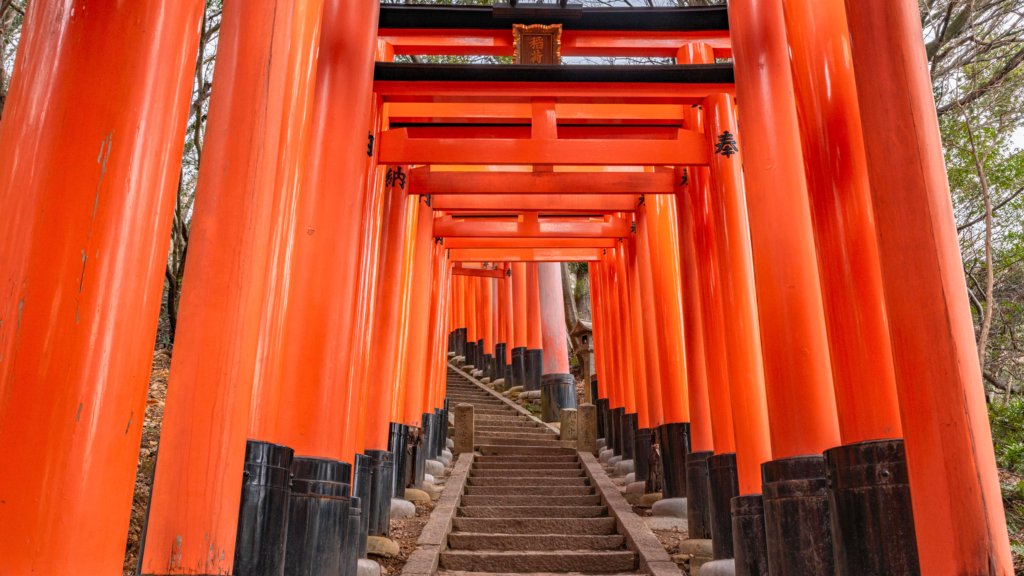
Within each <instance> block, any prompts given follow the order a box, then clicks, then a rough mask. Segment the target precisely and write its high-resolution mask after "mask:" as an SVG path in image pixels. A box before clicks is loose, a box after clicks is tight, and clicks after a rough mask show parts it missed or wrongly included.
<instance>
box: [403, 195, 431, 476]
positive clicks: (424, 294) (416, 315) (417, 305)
mask: <svg viewBox="0 0 1024 576" xmlns="http://www.w3.org/2000/svg"><path fill="white" fill-rule="evenodd" d="M417 200H418V202H419V205H418V209H417V221H416V244H415V246H414V249H413V268H412V277H413V279H414V282H415V283H417V284H418V285H423V283H424V282H426V283H430V282H433V276H434V275H433V269H434V261H433V258H432V254H433V244H434V239H433V226H434V211H433V210H432V209H431V208H430V206H428V205H427V204H426V197H424V196H419V197H417ZM432 296H433V295H432V293H431V291H430V290H422V289H419V290H413V291H412V292H411V294H410V295H409V327H408V330H409V334H408V344H407V346H406V354H405V363H404V366H403V368H404V374H405V403H404V407H403V417H402V423H403V424H405V425H406V426H410V427H412V428H418V430H419V435H418V440H417V442H416V443H415V444H414V446H415V455H414V465H413V467H412V468H413V471H414V473H413V475H412V476H413V478H412V482H411V484H412V485H414V486H421V485H422V484H423V481H424V474H425V472H426V469H425V467H426V460H427V459H428V452H429V446H430V439H431V438H432V437H433V436H432V432H431V430H432V428H433V427H434V425H435V421H436V418H435V417H434V414H433V411H428V407H427V404H428V402H429V396H428V392H429V388H430V385H431V382H432V379H433V374H431V373H430V372H429V371H428V366H429V362H428V360H429V353H430V338H431V334H432V332H431V329H430V323H429V322H430V315H431V309H430V306H431V298H432Z"/></svg>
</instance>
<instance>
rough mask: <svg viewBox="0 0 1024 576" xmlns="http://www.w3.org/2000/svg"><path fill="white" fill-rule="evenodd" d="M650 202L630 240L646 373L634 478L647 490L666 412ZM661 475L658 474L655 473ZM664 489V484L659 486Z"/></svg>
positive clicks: (637, 324) (637, 215)
mask: <svg viewBox="0 0 1024 576" xmlns="http://www.w3.org/2000/svg"><path fill="white" fill-rule="evenodd" d="M648 220H649V218H648V214H647V207H646V204H643V205H640V206H639V207H638V208H637V211H636V213H635V219H634V221H635V222H636V233H635V235H634V236H633V239H632V241H631V242H630V247H631V252H632V255H631V259H632V264H633V266H632V269H631V270H630V285H631V287H632V286H633V285H634V284H635V291H632V290H631V295H632V298H631V303H632V306H633V310H634V314H633V320H634V322H633V326H634V330H635V332H634V337H635V339H636V341H637V343H638V348H641V350H640V353H639V354H638V355H637V358H638V362H637V369H638V370H640V371H642V372H643V373H644V405H643V406H640V407H638V408H639V409H638V411H637V428H636V431H635V432H634V433H633V480H634V481H635V482H641V481H642V482H643V489H644V492H647V493H651V492H654V491H655V489H656V487H655V486H654V485H653V483H652V484H651V485H650V486H648V480H649V479H650V478H652V475H651V474H650V467H651V449H652V447H653V431H654V428H655V427H657V426H660V425H661V424H662V422H663V420H664V419H663V412H662V398H661V386H662V371H661V367H660V362H661V361H662V359H663V356H662V351H661V350H662V348H663V347H664V346H663V345H664V342H661V341H660V340H659V335H658V320H657V318H658V316H660V312H659V310H658V308H657V305H656V302H655V295H654V291H655V287H654V272H653V270H652V265H651V251H652V247H651V244H650V229H649V224H648ZM654 477H655V478H657V475H654ZM657 488H658V489H660V486H659V487H657Z"/></svg>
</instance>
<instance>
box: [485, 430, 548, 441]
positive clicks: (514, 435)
mask: <svg viewBox="0 0 1024 576" xmlns="http://www.w3.org/2000/svg"><path fill="white" fill-rule="evenodd" d="M474 434H476V435H477V436H479V437H481V438H508V439H509V440H558V436H556V435H555V433H554V432H544V431H543V430H537V431H536V432H533V431H523V432H497V431H494V432H492V431H489V430H481V431H480V432H479V433H476V432H475V431H474Z"/></svg>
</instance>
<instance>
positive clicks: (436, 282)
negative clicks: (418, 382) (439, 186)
mask: <svg viewBox="0 0 1024 576" xmlns="http://www.w3.org/2000/svg"><path fill="white" fill-rule="evenodd" d="M431 228H433V224H431ZM431 240H433V239H431ZM446 252H447V250H446V249H445V248H444V246H443V245H442V244H441V243H440V242H437V241H431V245H430V266H431V272H430V279H431V282H430V316H429V318H428V320H427V328H428V338H429V340H428V342H427V351H426V352H427V354H426V358H425V360H426V365H425V366H424V367H423V373H424V374H426V375H427V377H428V381H427V389H426V395H425V397H424V400H425V404H424V406H425V408H424V413H425V415H428V416H429V417H430V420H431V422H430V428H429V431H430V433H429V436H426V437H425V441H426V450H425V451H424V452H425V454H424V455H425V456H426V458H427V459H428V460H433V461H438V460H441V452H442V451H443V450H444V449H445V441H446V440H447V438H448V412H447V410H446V409H445V401H444V389H445V378H446V375H447V365H448V358H447V353H446V351H445V346H444V335H445V325H444V322H443V320H442V319H443V318H444V317H445V315H446V309H445V302H446V301H447V297H446V294H445V292H446V290H447V285H448V273H447V268H448V265H447V264H448V262H447V260H446V259H445V257H444V256H445V253H446ZM434 466H435V467H437V466H439V467H440V468H442V469H443V467H444V465H443V462H440V463H438V464H434Z"/></svg>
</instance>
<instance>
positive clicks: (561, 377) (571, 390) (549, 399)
mask: <svg viewBox="0 0 1024 576" xmlns="http://www.w3.org/2000/svg"><path fill="white" fill-rule="evenodd" d="M563 408H576V379H575V378H573V377H572V374H545V375H543V376H541V379H540V419H541V420H543V421H544V422H558V420H559V414H560V411H561V410H562V409H563Z"/></svg>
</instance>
